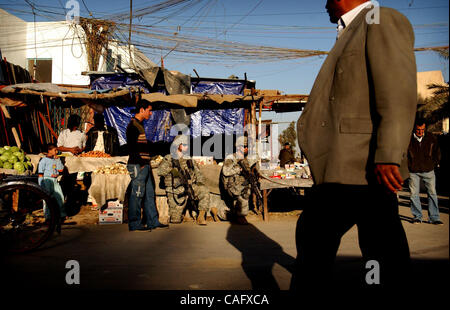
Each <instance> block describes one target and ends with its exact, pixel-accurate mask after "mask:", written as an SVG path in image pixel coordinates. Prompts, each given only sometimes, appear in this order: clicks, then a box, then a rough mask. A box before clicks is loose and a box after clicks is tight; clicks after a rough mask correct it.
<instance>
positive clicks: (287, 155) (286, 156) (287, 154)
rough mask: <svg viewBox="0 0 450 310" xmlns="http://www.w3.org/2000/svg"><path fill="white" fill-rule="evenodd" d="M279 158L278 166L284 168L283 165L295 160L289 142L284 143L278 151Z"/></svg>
mask: <svg viewBox="0 0 450 310" xmlns="http://www.w3.org/2000/svg"><path fill="white" fill-rule="evenodd" d="M278 159H279V160H280V167H281V168H284V165H287V164H293V163H294V162H295V156H294V153H293V152H292V149H291V144H290V143H289V142H286V143H285V144H284V148H283V149H282V150H281V151H280V155H279V156H278Z"/></svg>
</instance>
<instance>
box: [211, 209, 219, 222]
mask: <svg viewBox="0 0 450 310" xmlns="http://www.w3.org/2000/svg"><path fill="white" fill-rule="evenodd" d="M211 215H212V217H213V220H214V222H220V219H219V216H218V215H217V208H216V207H212V208H211Z"/></svg>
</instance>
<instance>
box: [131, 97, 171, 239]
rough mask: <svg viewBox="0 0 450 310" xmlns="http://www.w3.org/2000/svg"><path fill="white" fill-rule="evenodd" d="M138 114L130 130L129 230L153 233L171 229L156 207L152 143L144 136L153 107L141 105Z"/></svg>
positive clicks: (145, 103)
mask: <svg viewBox="0 0 450 310" xmlns="http://www.w3.org/2000/svg"><path fill="white" fill-rule="evenodd" d="M136 112H137V113H136V114H135V116H134V117H133V118H132V119H131V121H130V123H129V124H128V127H127V132H126V136H127V144H128V151H129V155H130V156H129V158H128V164H127V169H128V171H129V172H130V177H131V194H130V199H129V202H128V228H129V230H130V231H151V230H152V229H155V228H158V227H161V228H163V227H168V225H164V224H161V223H160V222H159V220H158V211H157V210H156V205H155V191H154V187H153V184H152V178H151V176H152V170H151V167H150V152H149V141H148V140H147V137H146V135H145V130H144V124H143V123H144V120H147V119H149V117H150V116H151V115H152V106H151V105H150V104H149V103H148V102H146V101H140V102H138V104H137V106H136ZM142 199H144V204H143V208H144V218H145V220H146V223H142V222H141V206H142Z"/></svg>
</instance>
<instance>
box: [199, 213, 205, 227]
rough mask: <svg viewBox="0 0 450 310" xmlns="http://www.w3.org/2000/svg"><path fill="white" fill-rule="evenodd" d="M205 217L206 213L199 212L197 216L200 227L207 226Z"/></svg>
mask: <svg viewBox="0 0 450 310" xmlns="http://www.w3.org/2000/svg"><path fill="white" fill-rule="evenodd" d="M205 215H206V212H205V211H200V212H199V214H198V216H197V224H198V225H206V220H205Z"/></svg>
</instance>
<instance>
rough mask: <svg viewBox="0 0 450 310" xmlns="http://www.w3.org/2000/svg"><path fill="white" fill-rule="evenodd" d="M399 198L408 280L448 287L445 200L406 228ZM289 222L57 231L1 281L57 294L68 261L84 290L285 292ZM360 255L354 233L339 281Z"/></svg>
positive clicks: (9, 266)
mask: <svg viewBox="0 0 450 310" xmlns="http://www.w3.org/2000/svg"><path fill="white" fill-rule="evenodd" d="M400 198H401V199H400V202H401V205H402V206H401V208H400V212H401V214H402V216H403V218H404V221H403V226H404V228H405V230H406V233H407V236H408V240H409V245H410V251H411V256H412V259H413V262H414V268H415V269H414V272H415V274H416V276H417V277H416V278H417V279H418V280H419V279H420V281H421V282H423V281H426V282H430V283H437V282H436V281H439V283H445V284H447V285H448V282H449V277H448V271H449V216H448V198H445V199H441V200H440V202H441V203H442V206H443V207H442V208H441V218H442V221H443V222H444V225H443V226H435V225H431V224H426V223H423V224H419V225H413V224H411V223H409V222H408V219H409V218H410V216H411V215H410V211H409V208H408V207H406V206H405V204H406V200H405V198H404V197H403V198H402V194H401V195H400ZM445 204H446V206H445ZM299 212H300V211H299ZM299 212H297V213H299ZM290 214H291V215H283V214H276V213H273V214H272V218H271V220H270V221H269V222H268V223H266V222H263V221H261V219H260V218H258V217H256V215H253V216H251V217H250V225H248V226H236V225H231V224H230V223H228V222H221V223H214V222H208V225H207V226H206V227H199V226H197V225H195V224H194V223H192V222H185V223H183V224H180V225H171V226H170V228H168V229H158V230H154V231H152V232H136V233H130V232H128V229H127V226H126V225H91V226H64V229H63V232H62V235H61V236H56V234H55V237H54V238H53V239H52V240H51V241H50V242H48V243H47V244H45V245H44V246H43V247H42V249H40V250H38V251H36V252H34V253H31V254H27V255H14V256H8V257H4V258H3V259H4V261H3V262H2V264H1V265H2V267H1V268H2V270H1V274H2V275H3V276H4V279H8V283H11V285H14V284H20V286H21V287H34V288H36V287H39V288H44V287H53V288H64V287H69V286H68V285H67V284H66V282H65V277H66V273H67V272H68V271H69V269H66V268H65V264H66V262H67V261H69V260H76V261H78V262H79V264H80V271H81V272H80V285H79V286H78V287H79V288H84V289H145V290H210V289H213V290H241V289H244V290H246V289H252V288H253V289H256V288H269V289H277V288H280V289H282V290H286V289H288V287H289V283H290V279H291V273H290V269H291V268H292V264H293V261H294V257H295V255H296V248H295V236H294V232H295V226H296V220H297V215H292V213H290ZM424 214H425V216H424V218H425V219H427V216H426V212H424ZM360 255H361V253H360V250H359V248H358V243H357V231H356V228H355V227H354V228H353V229H351V230H350V231H349V232H348V233H347V234H346V235H345V236H344V238H343V240H342V244H341V247H340V250H339V253H338V265H337V266H338V267H337V273H338V277H339V281H342V282H346V281H347V282H352V281H355V282H354V283H357V281H361V277H364V274H363V275H362V274H361V272H360V271H361V268H362V267H361V266H363V265H362V264H363V262H362V260H361V259H360ZM363 279H364V278H363ZM423 283H425V282H423ZM12 287H14V286H12ZM72 287H73V286H72Z"/></svg>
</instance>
